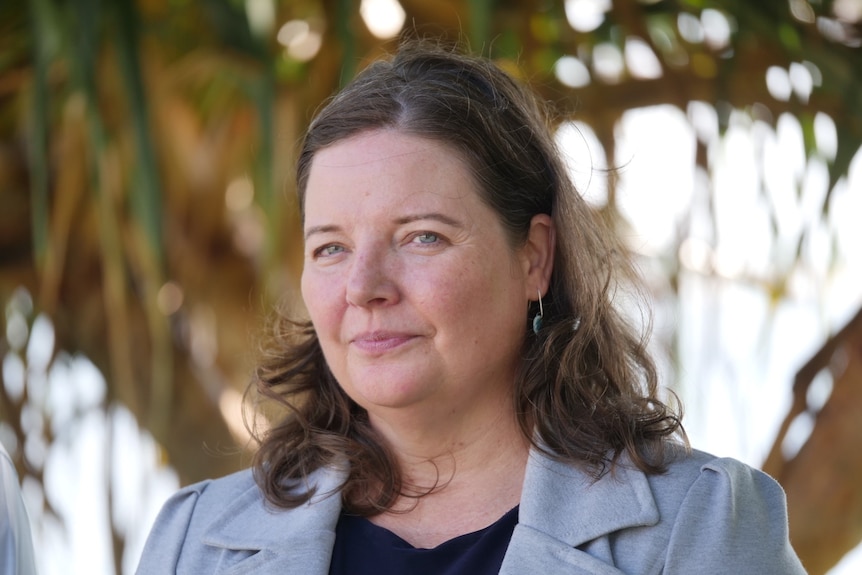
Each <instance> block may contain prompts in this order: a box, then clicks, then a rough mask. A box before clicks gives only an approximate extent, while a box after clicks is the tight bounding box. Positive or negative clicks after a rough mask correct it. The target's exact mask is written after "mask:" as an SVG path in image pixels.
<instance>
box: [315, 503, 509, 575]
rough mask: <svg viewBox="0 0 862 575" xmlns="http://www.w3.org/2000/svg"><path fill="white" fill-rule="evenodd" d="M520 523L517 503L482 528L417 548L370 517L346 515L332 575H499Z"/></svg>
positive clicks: (339, 528)
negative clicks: (434, 545) (438, 543)
mask: <svg viewBox="0 0 862 575" xmlns="http://www.w3.org/2000/svg"><path fill="white" fill-rule="evenodd" d="M516 523H518V508H517V507H515V508H514V509H512V510H511V511H509V512H508V513H506V514H505V515H503V517H501V518H500V519H498V520H497V521H496V522H494V523H493V524H491V525H489V526H488V527H486V528H484V529H482V530H481V531H475V532H473V533H467V534H466V535H461V536H459V537H455V538H454V539H450V540H449V541H446V542H444V543H441V544H440V545H438V546H437V547H434V548H433V549H417V548H416V547H413V546H412V545H410V544H409V543H407V542H406V541H404V540H403V539H401V538H400V537H398V536H397V535H395V534H394V533H392V532H391V531H389V530H388V529H385V528H383V527H379V526H377V525H375V524H373V523H372V522H371V521H369V520H368V519H366V518H365V517H357V516H355V515H348V514H346V513H342V514H341V518H340V519H339V520H338V525H337V526H336V528H335V547H334V548H333V550H332V562H331V563H330V566H329V575H404V574H405V573H409V574H410V575H468V574H469V575H496V574H497V573H499V572H500V566H501V565H502V564H503V555H505V554H506V548H507V547H508V546H509V540H510V539H511V538H512V531H513V530H514V529H515V524H516Z"/></svg>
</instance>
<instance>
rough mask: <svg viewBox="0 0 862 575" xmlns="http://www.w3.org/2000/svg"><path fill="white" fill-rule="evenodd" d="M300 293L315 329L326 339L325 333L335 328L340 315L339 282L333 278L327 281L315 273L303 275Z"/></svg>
mask: <svg viewBox="0 0 862 575" xmlns="http://www.w3.org/2000/svg"><path fill="white" fill-rule="evenodd" d="M300 291H301V293H302V299H303V301H304V302H305V308H306V309H307V310H308V314H309V316H310V318H311V322H312V323H313V324H314V329H315V330H317V332H318V335H321V336H323V337H325V336H324V333H325V332H326V331H327V330H328V329H331V328H332V327H333V324H334V323H335V322H337V318H338V315H339V309H340V306H339V299H338V286H337V282H334V281H332V280H331V278H330V279H329V281H327V279H326V278H321V277H320V276H318V275H316V274H313V273H303V274H302V279H301V281H300ZM342 301H343V300H342Z"/></svg>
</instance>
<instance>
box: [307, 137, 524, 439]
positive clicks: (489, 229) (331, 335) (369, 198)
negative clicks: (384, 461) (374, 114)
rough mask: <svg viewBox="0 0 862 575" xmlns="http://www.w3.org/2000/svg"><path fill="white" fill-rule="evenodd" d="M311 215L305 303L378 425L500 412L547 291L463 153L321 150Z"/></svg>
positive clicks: (356, 146)
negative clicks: (482, 193) (532, 305)
mask: <svg viewBox="0 0 862 575" xmlns="http://www.w3.org/2000/svg"><path fill="white" fill-rule="evenodd" d="M305 214H306V216H305V234H306V248H305V268H304V271H303V275H302V294H303V298H304V300H305V303H306V306H307V308H308V311H309V313H310V316H311V320H312V322H313V323H314V327H315V329H316V331H317V333H318V336H319V338H320V343H321V346H322V349H323V352H324V355H325V356H326V360H327V362H328V364H329V366H330V368H331V369H332V372H333V374H334V375H335V377H336V379H337V380H338V382H339V384H340V385H341V386H342V388H343V389H344V390H345V392H346V393H347V394H348V395H349V396H350V397H351V398H352V399H353V400H354V401H356V402H357V403H359V404H360V405H361V406H363V407H364V408H366V409H367V410H368V411H369V414H370V415H371V417H372V422H374V421H375V418H381V417H387V416H389V415H390V414H391V413H392V412H393V410H397V411H398V412H399V413H401V414H404V413H408V414H410V415H411V416H417V417H418V419H427V418H429V417H430V418H440V419H444V420H448V421H450V422H452V423H454V424H457V423H458V422H459V421H466V420H468V419H470V418H486V419H487V418H488V417H499V415H500V414H499V407H500V406H501V405H504V404H507V402H508V401H509V400H508V397H509V394H510V390H511V385H512V381H513V379H514V375H515V372H516V370H517V367H518V363H517V362H518V357H519V355H520V348H521V345H522V342H523V338H524V337H525V333H526V320H527V318H526V316H527V306H528V302H529V300H530V299H535V294H536V287H535V282H532V283H531V282H530V281H529V280H530V263H529V261H528V259H529V258H528V256H527V255H526V252H525V250H524V248H519V249H513V248H512V247H511V246H510V245H509V242H508V240H507V237H506V235H505V233H504V231H503V227H502V225H501V223H500V222H499V220H498V217H497V215H496V214H495V213H494V212H493V211H492V210H491V209H490V208H489V207H487V206H486V205H485V204H484V203H483V202H482V200H481V199H480V197H479V195H478V192H477V191H476V184H475V182H474V180H473V177H472V175H471V174H470V172H469V170H468V169H467V167H466V166H465V165H464V163H462V161H461V160H460V159H459V157H458V156H457V155H456V154H455V153H453V152H452V151H451V150H450V149H449V148H447V147H445V146H443V145H442V144H439V143H437V142H434V141H431V140H428V139H424V138H419V137H416V136H411V135H406V134H402V133H399V132H397V131H394V130H378V131H371V132H366V133H362V134H360V135H358V136H354V137H352V138H350V139H347V140H344V141H341V142H338V143H336V144H334V145H332V146H330V147H328V148H325V149H323V150H320V151H319V152H317V154H316V155H315V158H314V160H313V162H312V165H311V170H310V174H309V179H308V184H307V188H306V199H305ZM492 409H496V410H497V413H492Z"/></svg>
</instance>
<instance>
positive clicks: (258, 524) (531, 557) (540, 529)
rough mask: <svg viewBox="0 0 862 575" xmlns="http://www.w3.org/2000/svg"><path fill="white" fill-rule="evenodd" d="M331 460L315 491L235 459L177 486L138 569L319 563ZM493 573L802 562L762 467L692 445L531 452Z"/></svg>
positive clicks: (766, 573) (334, 511)
mask: <svg viewBox="0 0 862 575" xmlns="http://www.w3.org/2000/svg"><path fill="white" fill-rule="evenodd" d="M342 480H343V475H342V474H341V473H340V472H336V471H332V470H328V469H324V470H319V471H318V472H317V473H316V474H314V475H313V476H312V477H311V478H310V482H311V483H312V484H315V485H317V486H318V495H317V496H316V497H315V498H314V499H313V500H312V501H311V502H309V503H308V504H306V505H303V506H301V507H299V508H296V509H292V510H289V511H285V510H276V509H273V508H271V507H270V506H268V505H267V504H266V503H265V502H264V500H263V497H262V495H261V492H260V491H259V489H258V488H257V486H256V485H255V483H254V480H253V479H252V475H251V472H250V471H243V472H240V473H237V474H234V475H230V476H228V477H225V478H222V479H218V480H215V481H205V482H202V483H198V484H196V485H192V486H189V487H186V488H185V489H183V490H181V491H180V492H179V493H177V494H176V495H175V496H174V497H172V498H171V499H170V500H169V501H168V502H167V503H166V504H165V507H164V508H163V510H162V512H161V513H160V515H159V517H158V519H157V520H156V524H155V526H154V528H153V530H152V532H151V534H150V537H149V539H148V541H147V544H146V547H145V549H144V553H143V556H142V559H141V562H140V565H139V567H138V575H156V574H158V575H161V574H165V573H179V574H204V573H206V574H210V573H212V574H224V575H228V574H231V575H237V574H241V573H255V574H260V575H268V574H272V575H275V574H280V575H291V574H296V575H326V574H327V571H328V568H329V556H330V554H331V550H332V545H333V542H334V538H335V534H334V529H335V525H336V522H337V521H338V515H339V513H340V511H341V503H340V498H339V496H338V495H337V492H336V489H337V487H338V485H340V483H341V482H342ZM500 573H501V574H503V575H525V574H540V575H563V574H565V575H586V574H593V575H620V574H626V573H627V574H638V575H641V574H644V575H652V574H663V575H691V574H699V575H712V574H715V575H717V574H726V573H732V574H734V575H740V574H745V573H756V574H758V575H779V574H780V575H787V574H804V573H805V570H804V569H803V568H802V565H801V563H800V562H799V559H798V558H797V557H796V554H795V553H794V552H793V549H792V548H791V546H790V543H789V541H788V531H787V515H786V506H785V499H784V492H783V491H782V490H781V487H779V485H778V484H777V483H776V482H775V481H773V480H772V479H771V478H770V477H768V476H767V475H765V474H764V473H762V472H760V471H757V470H755V469H752V468H750V467H748V466H746V465H744V464H742V463H740V462H738V461H736V460H733V459H719V458H715V457H713V456H711V455H707V454H705V453H701V452H694V453H693V454H691V455H690V456H681V457H680V458H678V459H677V460H676V461H675V462H674V463H672V464H671V466H670V469H669V471H668V473H666V474H664V475H655V476H647V475H645V474H643V473H641V472H640V471H637V470H636V469H633V468H631V467H630V466H629V467H620V468H618V470H617V471H616V472H615V473H614V474H613V475H606V476H604V477H603V478H601V479H599V480H598V481H593V480H592V479H591V478H590V477H589V476H587V475H585V474H584V473H583V472H582V471H580V470H579V469H577V468H575V467H572V466H568V465H565V464H561V463H558V462H555V461H553V460H551V459H549V458H547V457H545V456H544V455H542V454H541V453H539V452H536V451H534V452H532V453H531V454H530V460H529V463H528V465H527V473H526V476H525V479H524V489H523V493H522V495H521V503H520V516H519V524H518V525H517V526H516V527H515V531H514V533H513V535H512V540H511V542H510V544H509V548H508V550H507V552H506V557H505V559H504V561H503V566H502V568H501V571H500Z"/></svg>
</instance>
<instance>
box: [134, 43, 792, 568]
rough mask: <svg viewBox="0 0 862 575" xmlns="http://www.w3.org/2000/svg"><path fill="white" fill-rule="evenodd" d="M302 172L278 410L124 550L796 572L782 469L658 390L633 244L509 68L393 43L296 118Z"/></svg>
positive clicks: (149, 564) (403, 563)
mask: <svg viewBox="0 0 862 575" xmlns="http://www.w3.org/2000/svg"><path fill="white" fill-rule="evenodd" d="M296 183H297V190H298V194H299V201H300V208H301V213H302V221H303V229H304V236H305V264H304V269H303V273H302V281H301V290H302V297H303V300H304V302H305V306H306V309H307V311H308V316H309V318H310V319H309V321H304V320H301V319H296V318H291V317H286V316H283V317H281V319H280V320H279V322H278V323H277V325H276V329H275V333H274V341H273V343H272V345H271V346H270V347H269V348H268V352H267V353H266V354H265V355H264V357H263V358H262V359H261V362H260V365H259V367H258V368H257V370H256V377H255V381H254V387H255V391H256V393H257V397H258V399H265V400H267V401H274V402H276V403H278V404H279V405H281V406H282V407H284V408H286V414H287V415H286V416H285V417H284V418H283V420H281V421H277V422H275V423H274V424H273V425H272V426H271V427H270V428H269V429H268V430H267V431H266V432H264V433H263V434H262V436H261V437H260V438H259V440H260V448H259V450H258V451H257V453H256V455H255V460H254V465H253V468H252V469H250V470H246V471H243V472H240V473H237V474H234V475H231V476H228V477H225V478H222V479H217V480H211V481H205V482H202V483H198V484H196V485H192V486H189V487H186V488H184V489H182V490H181V491H180V492H179V493H178V494H176V495H175V496H174V497H172V498H171V499H170V500H169V501H168V502H167V503H166V505H165V506H164V508H163V510H162V511H161V513H160V515H159V517H158V519H157V521H156V524H155V526H154V527H153V530H152V532H151V534H150V537H149V539H148V542H147V544H146V547H145V550H144V552H143V556H142V559H141V563H140V565H139V569H138V573H140V574H141V575H145V574H151V573H152V574H155V573H227V572H231V573H240V572H241V573H252V572H253V573H273V574H275V573H281V574H286V573H297V574H302V575H325V574H327V573H328V574H330V575H345V574H348V573H349V574H352V575H365V574H371V573H374V574H375V575H387V574H395V573H398V574H404V573H410V574H424V573H429V574H430V573H433V574H448V575H457V574H470V575H477V574H478V575H484V574H492V573H506V574H512V575H514V574H518V575H523V574H539V573H540V574H544V575H552V574H564V573H565V574H576V573H577V574H584V573H596V574H619V573H630V574H631V573H638V574H641V573H664V574H686V575H687V574H691V573H699V574H717V573H733V572H740V573H758V574H779V573H780V574H787V573H804V570H803V568H802V566H801V564H800V562H799V560H798V558H797V557H796V555H795V553H794V551H793V549H792V547H791V545H790V542H789V539H788V527H787V516H786V506H785V500H784V493H783V491H782V490H781V488H780V487H779V486H778V484H777V483H776V482H775V481H773V480H772V479H771V478H769V477H768V476H766V475H765V474H763V473H762V472H760V471H757V470H755V469H752V468H750V467H748V466H746V465H744V464H742V463H740V462H738V461H736V460H733V459H727V458H717V457H714V456H712V455H709V454H706V453H702V452H699V451H696V450H692V449H690V448H689V446H688V443H687V439H686V437H685V433H684V431H683V428H682V426H681V413H680V409H679V408H678V406H677V403H676V402H675V401H666V400H663V399H662V398H660V397H659V391H658V381H657V379H658V378H657V374H656V368H655V365H654V363H653V360H652V359H651V358H650V356H649V354H648V353H647V351H646V335H645V334H641V333H639V330H638V329H636V328H635V327H633V325H632V322H631V321H630V320H629V319H627V317H626V316H625V315H624V314H623V313H622V312H621V310H620V309H619V307H618V306H619V303H618V301H617V299H618V298H619V297H620V294H622V293H623V292H624V291H625V292H626V293H628V290H629V289H634V287H635V286H636V282H637V279H636V273H635V271H634V266H633V264H632V262H631V261H630V259H629V258H628V256H627V254H626V250H625V248H624V247H623V246H622V244H621V243H620V241H619V240H618V238H616V237H615V236H614V235H613V233H612V232H611V230H610V229H609V228H608V227H606V226H605V225H604V224H603V223H602V220H601V219H600V218H599V217H598V216H597V215H596V214H595V213H593V212H592V211H591V209H590V208H589V206H588V205H587V204H586V203H585V202H584V200H583V199H582V198H581V196H580V195H579V194H578V192H577V191H576V190H575V189H574V186H573V184H572V182H571V181H570V180H569V178H568V176H567V172H566V169H565V167H564V164H563V161H562V160H561V156H560V154H559V153H558V151H557V150H556V149H555V145H554V141H553V135H552V132H551V130H550V128H549V125H548V122H547V117H546V114H544V113H543V111H542V109H541V108H540V107H539V105H538V104H537V102H536V100H535V99H534V97H533V96H532V95H531V93H530V92H529V91H528V90H527V89H526V88H525V87H524V86H522V85H521V84H519V83H518V82H516V81H515V80H514V79H512V78H511V77H510V76H509V75H507V74H506V73H504V72H503V71H502V70H501V69H500V68H498V67H497V66H496V65H494V64H493V63H492V62H490V61H488V60H486V59H482V58H475V57H470V56H465V55H462V54H460V53H456V52H455V51H450V50H445V49H442V48H438V47H435V46H429V45H428V44H426V43H422V42H411V43H407V44H405V45H403V46H402V47H401V49H400V50H399V51H398V52H397V54H396V55H394V57H393V58H391V59H387V60H381V61H378V62H375V63H374V64H372V65H371V66H369V67H368V68H367V69H366V70H365V71H363V72H362V73H361V74H360V75H359V76H358V77H357V78H356V79H355V80H354V81H353V82H352V83H351V84H349V85H348V86H347V87H346V88H345V89H344V90H343V91H342V92H341V93H339V94H338V95H336V96H335V97H334V98H333V99H332V100H331V101H330V102H328V104H327V105H326V106H325V107H324V108H323V109H322V110H321V112H320V113H319V114H318V115H317V117H316V118H315V119H314V120H313V121H312V123H311V125H310V127H309V128H308V131H307V134H306V136H305V139H304V141H303V144H302V148H301V151H300V156H299V160H298V164H297V175H296ZM671 399H673V398H671Z"/></svg>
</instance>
